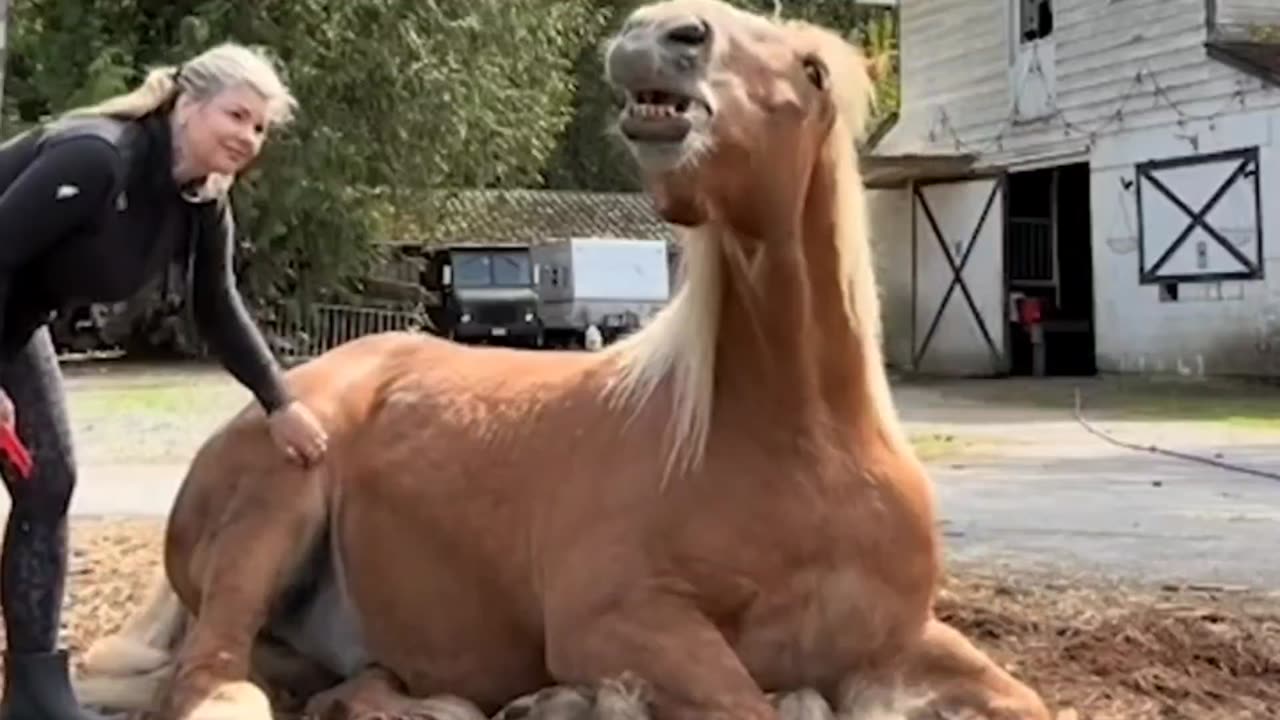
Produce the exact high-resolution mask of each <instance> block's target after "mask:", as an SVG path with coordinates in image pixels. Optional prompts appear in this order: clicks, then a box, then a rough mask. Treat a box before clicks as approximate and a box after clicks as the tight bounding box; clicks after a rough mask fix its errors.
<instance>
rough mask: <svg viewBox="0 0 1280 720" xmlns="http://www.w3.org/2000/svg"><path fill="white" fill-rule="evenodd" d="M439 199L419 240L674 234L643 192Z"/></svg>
mask: <svg viewBox="0 0 1280 720" xmlns="http://www.w3.org/2000/svg"><path fill="white" fill-rule="evenodd" d="M437 202H438V203H439V209H438V210H437V211H436V212H435V213H433V215H434V216H435V217H434V219H433V221H431V222H429V223H426V229H425V230H424V232H426V233H427V234H428V235H429V237H427V238H423V240H426V241H427V242H430V243H440V242H467V243H510V242H526V243H537V242H541V241H545V240H548V239H550V238H555V237H569V236H572V237H618V238H639V239H653V240H667V241H670V240H672V239H673V238H674V235H673V233H672V231H671V227H670V225H669V224H668V223H666V222H665V221H663V220H662V218H660V217H658V214H657V212H656V211H655V210H654V208H653V203H652V201H651V200H650V199H649V197H648V195H646V194H644V193H631V192H584V191H574V190H453V191H444V192H442V196H441V197H439V198H438V200H437ZM433 204H435V203H433ZM405 240H406V241H410V239H408V238H405Z"/></svg>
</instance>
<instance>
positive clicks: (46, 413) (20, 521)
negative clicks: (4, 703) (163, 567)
mask: <svg viewBox="0 0 1280 720" xmlns="http://www.w3.org/2000/svg"><path fill="white" fill-rule="evenodd" d="M0 385H3V386H4V389H5V392H7V393H8V394H9V398H10V399H12V400H13V405H14V413H15V415H16V417H17V423H18V436H19V437H21V438H22V441H23V443H25V444H26V446H27V448H28V449H29V450H30V451H31V457H32V459H33V460H34V462H35V469H34V470H33V472H32V473H31V477H29V478H27V479H25V480H23V479H22V478H19V477H9V476H8V475H5V478H4V480H5V486H6V487H7V489H8V490H9V497H10V498H12V500H13V503H12V510H11V511H10V513H9V523H8V527H7V528H6V529H5V535H4V550H3V556H2V557H0V605H3V607H4V625H5V634H6V637H7V638H8V649H9V651H10V652H49V651H51V650H54V649H55V644H56V643H57V640H58V623H59V621H60V619H61V614H62V600H63V587H64V584H65V580H66V574H67V508H68V506H69V505H70V503H71V493H72V491H73V490H74V489H75V484H76V463H75V456H74V453H73V449H72V445H71V426H70V423H69V421H68V419H67V411H66V405H65V398H64V395H63V387H62V374H61V372H60V371H59V369H58V358H57V355H56V354H55V353H54V348H53V341H52V340H51V338H50V336H49V330H48V327H47V326H44V327H41V328H39V329H38V330H36V331H35V333H34V334H33V335H32V336H31V338H30V339H29V340H28V341H27V343H26V345H25V346H24V347H23V348H22V349H21V350H19V351H18V352H17V353H16V354H15V355H14V356H13V359H12V360H10V361H9V362H8V363H6V366H5V368H4V370H3V373H0Z"/></svg>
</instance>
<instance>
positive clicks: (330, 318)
mask: <svg viewBox="0 0 1280 720" xmlns="http://www.w3.org/2000/svg"><path fill="white" fill-rule="evenodd" d="M425 326H426V319H425V314H424V313H422V312H418V311H415V310H396V309H389V308H378V307H363V306H359V305H336V304H314V305H311V306H310V308H309V312H306V313H305V314H304V316H303V317H301V318H296V317H289V316H288V313H284V312H282V313H281V314H280V316H279V317H278V318H277V319H276V320H274V321H272V322H269V323H267V327H268V328H269V329H270V333H271V335H273V336H274V343H275V347H274V348H273V349H274V350H275V352H276V353H277V354H278V355H279V356H280V358H281V359H282V360H289V361H301V360H306V359H308V358H313V357H316V356H317V355H321V354H323V353H325V352H328V351H329V350H332V349H333V348H335V347H338V346H339V345H342V344H343V343H346V342H349V341H351V340H355V339H356V338H359V337H363V336H365V335H372V334H375V333H381V332H390V331H397V330H414V331H420V330H423V328H424V327H425Z"/></svg>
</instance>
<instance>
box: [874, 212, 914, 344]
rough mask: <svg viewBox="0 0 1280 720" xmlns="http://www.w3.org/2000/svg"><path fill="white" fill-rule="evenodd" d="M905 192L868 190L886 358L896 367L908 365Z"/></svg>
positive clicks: (908, 231) (908, 214) (908, 229)
mask: <svg viewBox="0 0 1280 720" xmlns="http://www.w3.org/2000/svg"><path fill="white" fill-rule="evenodd" d="M908 193H909V191H908V190H906V189H887V190H868V191H867V206H868V220H869V226H870V233H871V244H872V253H873V257H874V258H875V263H876V282H877V284H878V285H879V287H880V303H881V313H880V317H881V322H883V324H884V338H885V356H886V357H885V359H886V361H887V362H888V364H889V365H890V366H891V367H895V368H907V367H909V366H910V363H911V202H910V196H909V194H908Z"/></svg>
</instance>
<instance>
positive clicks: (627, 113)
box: [606, 0, 871, 234]
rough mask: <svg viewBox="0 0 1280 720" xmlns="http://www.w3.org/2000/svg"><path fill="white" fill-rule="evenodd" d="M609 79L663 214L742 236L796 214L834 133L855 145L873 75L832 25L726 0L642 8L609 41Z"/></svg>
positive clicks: (667, 0) (626, 135) (668, 1)
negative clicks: (772, 15) (786, 18)
mask: <svg viewBox="0 0 1280 720" xmlns="http://www.w3.org/2000/svg"><path fill="white" fill-rule="evenodd" d="M606 68H607V76H608V79H609V81H610V83H611V84H613V86H614V87H615V88H617V89H618V90H619V91H620V93H621V94H622V95H623V96H624V97H625V106H624V108H623V110H622V112H621V117H620V122H619V124H618V130H619V131H620V133H621V135H622V137H623V139H624V141H625V142H626V144H627V146H628V147H629V148H630V151H631V153H632V156H633V157H634V158H635V160H636V162H637V164H638V166H639V168H640V171H641V172H642V174H643V175H644V176H645V180H646V184H647V185H648V187H649V190H650V192H651V194H652V195H653V196H654V198H655V201H656V204H657V206H658V210H659V212H660V213H661V214H662V215H663V216H664V217H665V218H666V219H667V220H669V221H671V222H675V223H678V224H682V225H691V226H696V225H702V224H704V223H708V222H721V223H727V224H728V225H730V226H733V228H734V229H736V230H738V231H741V232H745V233H747V234H755V231H758V230H760V229H762V227H764V226H766V225H768V224H770V221H771V220H775V219H776V218H774V217H771V216H770V213H788V214H789V213H794V212H796V210H797V208H796V204H797V203H798V202H799V200H800V198H801V197H803V194H804V192H805V188H806V187H807V184H808V178H809V176H810V174H811V172H812V169H813V167H814V165H815V163H816V162H818V160H819V158H820V154H821V150H822V148H823V147H824V145H825V143H826V142H827V141H828V139H830V138H831V137H832V133H833V132H839V133H841V135H842V137H841V138H840V139H841V140H842V141H847V142H850V143H852V142H853V141H854V136H855V134H858V133H861V132H862V129H863V126H864V125H865V124H866V116H867V114H868V113H867V106H868V100H869V99H870V90H871V82H870V78H869V74H868V71H867V70H868V69H867V65H866V63H865V61H864V59H863V57H862V55H861V54H860V53H859V51H858V50H856V49H855V48H854V47H852V46H851V45H849V44H848V43H846V42H845V41H844V40H843V39H841V38H839V37H838V36H836V35H834V34H832V33H830V32H829V31H826V30H823V29H820V28H817V27H814V26H811V25H808V24H806V23H798V22H782V21H775V20H771V19H769V18H766V17H763V16H760V15H756V14H752V13H749V12H746V11H743V10H739V9H737V8H735V7H733V6H731V5H728V4H726V3H724V2H721V1H720V0H663V1H661V2H657V3H654V4H650V5H646V6H643V7H641V8H639V9H637V10H636V11H635V12H633V13H632V14H631V16H630V17H629V18H628V19H627V21H626V23H625V24H624V26H623V27H622V29H621V30H620V31H619V32H618V33H617V34H616V35H615V36H614V37H613V38H612V39H611V40H610V42H609V44H608V47H607V52H606Z"/></svg>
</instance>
